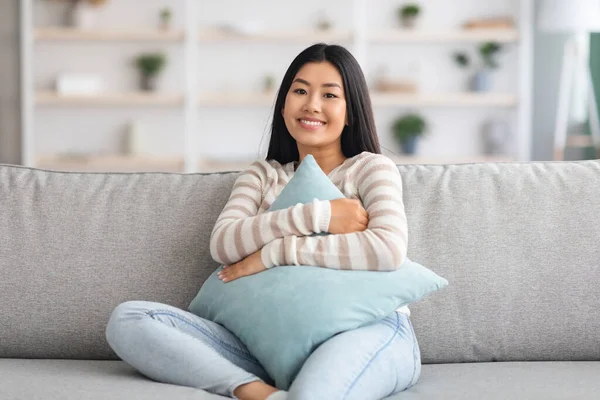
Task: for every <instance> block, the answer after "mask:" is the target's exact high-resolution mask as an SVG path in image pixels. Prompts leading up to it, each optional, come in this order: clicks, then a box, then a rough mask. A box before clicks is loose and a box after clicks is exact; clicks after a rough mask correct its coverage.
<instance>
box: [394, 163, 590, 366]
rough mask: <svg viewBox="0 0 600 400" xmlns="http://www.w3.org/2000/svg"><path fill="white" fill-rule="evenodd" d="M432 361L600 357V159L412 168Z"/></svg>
mask: <svg viewBox="0 0 600 400" xmlns="http://www.w3.org/2000/svg"><path fill="white" fill-rule="evenodd" d="M399 170H400V173H401V174H402V178H403V184H404V204H405V208H406V215H407V219H408V233H409V234H408V237H409V239H408V242H409V247H408V254H409V255H410V257H411V258H413V259H415V260H419V262H420V263H422V264H424V265H435V266H439V268H436V272H437V273H439V274H440V275H442V276H443V277H444V278H446V279H448V281H449V282H451V283H452V284H451V285H449V286H448V287H447V288H446V289H444V290H442V291H440V292H439V293H436V295H435V296H429V297H427V298H425V299H423V301H420V302H418V303H415V304H414V305H413V306H412V307H411V320H412V321H413V324H414V327H415V332H416V335H417V337H418V339H419V343H420V344H421V351H422V357H423V362H424V363H448V362H472V361H480V362H490V361H525V360H527V361H563V360H573V361H585V360H595V361H600V346H599V345H598V343H599V341H598V333H597V332H600V313H599V312H598V310H600V296H598V284H597V282H598V278H599V277H600V239H599V238H600V222H599V218H600V217H599V216H600V162H599V161H574V162H533V163H489V164H464V165H416V166H415V165H403V166H400V167H399Z"/></svg>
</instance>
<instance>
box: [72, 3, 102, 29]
mask: <svg viewBox="0 0 600 400" xmlns="http://www.w3.org/2000/svg"><path fill="white" fill-rule="evenodd" d="M96 20H97V10H96V7H93V6H90V5H89V4H87V3H86V2H82V1H80V2H79V3H77V5H76V6H75V7H73V10H72V12H71V26H73V27H74V28H77V29H93V28H95V27H96Z"/></svg>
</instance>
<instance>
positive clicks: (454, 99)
mask: <svg viewBox="0 0 600 400" xmlns="http://www.w3.org/2000/svg"><path fill="white" fill-rule="evenodd" d="M371 100H372V102H373V106H376V107H392V106H393V107H395V106H414V107H417V106H418V107H441V106H448V107H514V106H516V105H517V103H518V101H517V96H515V95H511V94H502V93H469V92H465V93H422V94H420V93H416V94H396V93H373V94H371Z"/></svg>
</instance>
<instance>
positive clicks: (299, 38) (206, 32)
mask: <svg viewBox="0 0 600 400" xmlns="http://www.w3.org/2000/svg"><path fill="white" fill-rule="evenodd" d="M34 38H35V40H36V41H40V42H41V41H162V42H181V41H183V40H184V38H185V34H184V32H183V31H182V30H167V31H163V30H160V29H150V28H148V29H144V28H140V29H123V28H114V29H112V28H111V29H108V28H105V29H94V30H82V29H74V28H62V27H49V28H37V29H35V34H34ZM351 39H352V33H351V32H350V31H345V30H331V31H317V30H297V31H264V32H257V33H254V34H243V33H235V32H227V31H224V30H220V29H203V30H201V31H200V33H199V34H198V40H200V41H201V42H220V41H240V42H290V41H291V42H343V41H349V40H351ZM369 40H370V41H372V42H376V43H423V42H425V43H427V42H430V43H452V42H486V41H495V42H502V43H510V42H516V41H518V40H519V32H518V31H517V30H516V29H470V30H469V29H465V30H455V31H439V32H436V31H421V30H400V29H396V30H389V31H383V32H378V33H374V34H372V35H370V36H369Z"/></svg>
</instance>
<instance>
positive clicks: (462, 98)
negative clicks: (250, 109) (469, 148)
mask: <svg viewBox="0 0 600 400" xmlns="http://www.w3.org/2000/svg"><path fill="white" fill-rule="evenodd" d="M371 100H372V102H373V106H376V107H394V106H414V107H439V106H449V107H453V106H456V107H490V106H494V107H514V106H515V105H517V97H516V96H514V95H511V94H499V93H446V94H444V93H437V94H436V93H431V94H426V93H422V94H419V93H417V94H396V93H378V92H372V93H371ZM199 104H200V105H201V106H206V107H242V106H254V107H272V106H273V105H274V104H275V93H260V92H258V93H251V92H248V93H243V92H231V93H213V94H204V95H202V96H201V97H200V100H199Z"/></svg>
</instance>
